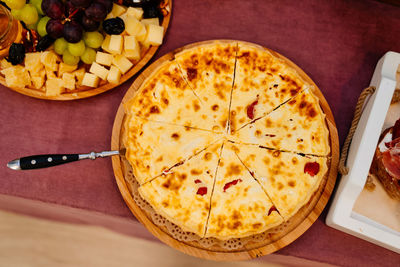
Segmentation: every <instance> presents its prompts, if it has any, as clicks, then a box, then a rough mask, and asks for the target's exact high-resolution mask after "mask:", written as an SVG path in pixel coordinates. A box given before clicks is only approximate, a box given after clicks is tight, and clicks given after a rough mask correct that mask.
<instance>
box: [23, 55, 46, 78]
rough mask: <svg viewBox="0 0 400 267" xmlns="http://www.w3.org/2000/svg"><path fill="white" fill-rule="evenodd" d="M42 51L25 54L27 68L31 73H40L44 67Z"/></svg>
mask: <svg viewBox="0 0 400 267" xmlns="http://www.w3.org/2000/svg"><path fill="white" fill-rule="evenodd" d="M40 58H41V53H39V52H36V53H26V54H25V62H24V63H25V69H27V70H29V71H30V72H31V73H38V72H39V71H40V70H41V69H42V68H43V64H42V62H40Z"/></svg>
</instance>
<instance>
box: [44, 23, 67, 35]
mask: <svg viewBox="0 0 400 267" xmlns="http://www.w3.org/2000/svg"><path fill="white" fill-rule="evenodd" d="M63 30H64V25H63V24H62V22H61V20H59V19H50V20H49V21H48V22H47V24H46V31H47V34H48V35H50V37H51V38H53V39H57V38H60V37H62V36H63Z"/></svg>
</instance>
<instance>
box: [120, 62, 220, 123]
mask: <svg viewBox="0 0 400 267" xmlns="http://www.w3.org/2000/svg"><path fill="white" fill-rule="evenodd" d="M124 107H125V111H126V113H128V114H131V115H135V116H137V117H140V118H143V119H147V120H151V121H156V122H165V123H170V124H176V125H181V126H188V127H193V128H198V129H204V130H210V131H211V130H212V128H213V125H214V119H213V117H212V116H211V114H210V112H209V111H208V110H205V108H204V107H202V105H201V104H200V100H199V99H198V97H197V96H196V95H195V94H194V93H193V91H192V89H191V88H190V87H189V85H188V84H187V82H186V81H185V80H184V79H183V78H182V75H181V72H180V70H179V67H178V65H177V63H176V62H175V61H167V62H164V63H163V64H162V65H160V66H159V67H158V69H157V70H156V71H154V72H153V74H152V76H151V77H149V78H148V79H147V80H146V81H144V83H143V85H142V86H141V87H140V88H139V90H138V93H137V95H136V96H135V97H134V98H132V99H131V100H130V101H128V102H127V103H125V105H124Z"/></svg>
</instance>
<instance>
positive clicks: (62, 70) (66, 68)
mask: <svg viewBox="0 0 400 267" xmlns="http://www.w3.org/2000/svg"><path fill="white" fill-rule="evenodd" d="M77 68H78V65H68V64H65V63H64V62H60V65H59V66H58V77H62V76H63V74H64V73H66V72H67V73H71V72H73V71H75V70H76V69H77Z"/></svg>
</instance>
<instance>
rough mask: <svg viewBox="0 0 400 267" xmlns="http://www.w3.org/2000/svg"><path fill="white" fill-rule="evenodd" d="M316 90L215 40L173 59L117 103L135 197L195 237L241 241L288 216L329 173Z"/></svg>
mask: <svg viewBox="0 0 400 267" xmlns="http://www.w3.org/2000/svg"><path fill="white" fill-rule="evenodd" d="M314 90H315V89H314V87H313V86H312V85H311V84H309V83H307V82H306V81H304V80H303V79H302V77H301V76H300V75H299V74H298V73H297V72H296V71H295V70H294V69H293V68H292V67H290V66H289V65H288V63H287V62H286V61H284V60H282V59H280V58H278V57H276V56H274V55H273V54H272V53H271V52H270V51H269V50H267V49H264V48H262V47H260V46H257V45H252V44H249V43H244V42H228V41H227V42H212V43H208V44H203V45H199V46H195V47H192V48H188V49H184V50H183V51H181V52H179V53H177V54H175V56H174V58H173V59H171V60H168V61H166V62H163V63H162V64H161V65H160V66H158V67H157V69H156V70H155V71H154V72H153V74H152V75H151V76H150V77H149V78H148V79H147V80H145V81H144V82H143V83H142V85H141V88H140V89H139V91H138V94H137V96H136V97H134V98H132V99H131V100H130V101H128V102H127V103H126V104H125V106H124V108H125V112H126V120H125V125H124V129H125V131H124V145H125V147H126V158H127V160H128V161H129V163H130V164H131V166H132V169H133V174H134V176H135V178H136V180H137V181H138V183H139V184H140V187H139V193H140V195H141V197H142V198H143V199H145V200H146V201H147V202H148V203H149V204H150V205H151V206H152V207H153V208H154V210H155V212H156V213H158V214H160V215H162V216H164V217H165V218H167V219H168V220H169V221H171V222H172V223H174V224H176V225H178V226H179V227H181V228H182V229H183V230H184V231H188V232H192V233H195V234H197V235H198V236H200V237H215V238H218V239H220V240H226V239H230V238H240V237H246V236H250V235H253V234H258V233H261V232H264V231H266V230H268V229H271V228H273V227H275V226H278V225H280V224H282V223H283V222H285V221H287V220H289V219H290V218H291V217H292V216H293V215H295V214H296V213H297V212H298V211H299V209H300V208H301V207H303V206H304V205H306V204H307V203H308V202H309V200H310V198H311V197H312V196H313V194H314V193H315V192H316V191H317V190H318V188H319V185H320V183H321V181H322V180H323V178H324V176H325V175H326V174H327V171H328V159H329V155H330V143H329V131H328V128H327V124H326V121H325V114H324V113H323V111H322V109H321V107H320V105H319V100H318V98H317V97H316V96H315V95H314V93H313V91H314Z"/></svg>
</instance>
